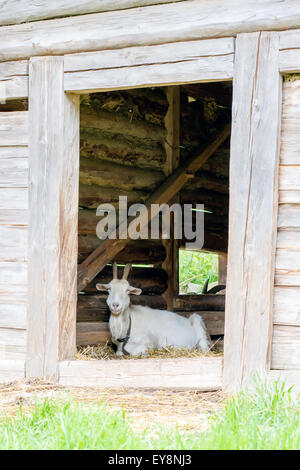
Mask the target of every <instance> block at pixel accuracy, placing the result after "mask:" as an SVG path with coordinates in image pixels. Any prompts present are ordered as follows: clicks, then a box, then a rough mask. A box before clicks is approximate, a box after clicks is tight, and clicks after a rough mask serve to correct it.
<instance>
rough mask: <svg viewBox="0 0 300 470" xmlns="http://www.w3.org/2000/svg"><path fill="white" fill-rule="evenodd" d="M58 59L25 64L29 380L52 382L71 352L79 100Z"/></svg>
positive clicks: (74, 328) (74, 326) (74, 275)
mask: <svg viewBox="0 0 300 470" xmlns="http://www.w3.org/2000/svg"><path fill="white" fill-rule="evenodd" d="M63 68H64V67H63V58H62V57H39V58H32V59H31V60H30V64H29V109H30V111H29V129H30V131H29V168H30V172H29V175H30V176H29V207H30V220H29V243H28V268H29V269H28V337H27V357H26V376H27V377H48V378H52V379H55V378H57V373H58V366H57V363H58V361H59V360H62V359H65V358H68V357H69V358H70V357H72V356H73V355H74V353H75V347H76V301H77V295H76V278H77V213H78V180H79V100H78V97H76V96H68V95H66V94H65V93H64V83H63Z"/></svg>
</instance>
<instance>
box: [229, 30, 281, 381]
mask: <svg viewBox="0 0 300 470" xmlns="http://www.w3.org/2000/svg"><path fill="white" fill-rule="evenodd" d="M278 43H279V38H278V34H277V33H266V32H263V33H253V34H242V35H238V37H237V39H236V55H235V71H234V85H233V123H232V134H231V158H230V208H229V249H228V278H227V287H226V315H225V351H224V353H225V355H224V388H225V389H227V390H237V389H239V388H240V387H241V385H242V384H244V383H246V381H247V379H248V378H249V376H250V375H251V374H252V372H253V371H260V372H265V371H266V370H267V369H268V368H269V363H270V342H271V333H272V322H273V318H272V314H273V286H274V262H275V256H274V255H275V240H276V233H277V222H276V214H277V199H278V195H277V191H278V182H277V179H278V178H277V175H278V161H279V131H280V122H281V81H282V80H281V77H280V75H279V70H278ZM237 293H238V295H237ZM258 332H259V334H258Z"/></svg>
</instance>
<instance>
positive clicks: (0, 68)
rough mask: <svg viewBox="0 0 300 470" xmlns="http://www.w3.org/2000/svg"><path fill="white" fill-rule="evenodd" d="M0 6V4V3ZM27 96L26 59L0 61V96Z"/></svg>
mask: <svg viewBox="0 0 300 470" xmlns="http://www.w3.org/2000/svg"><path fill="white" fill-rule="evenodd" d="M0 8H1V5H0ZM0 17H1V10H0ZM27 96H28V60H18V61H12V62H3V63H0V97H1V99H2V100H4V101H6V100H9V99H16V98H26V97H27Z"/></svg>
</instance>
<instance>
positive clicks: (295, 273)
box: [275, 247, 300, 295]
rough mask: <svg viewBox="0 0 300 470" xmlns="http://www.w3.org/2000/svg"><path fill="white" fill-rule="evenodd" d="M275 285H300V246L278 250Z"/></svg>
mask: <svg viewBox="0 0 300 470" xmlns="http://www.w3.org/2000/svg"><path fill="white" fill-rule="evenodd" d="M275 285H278V286H279V285H282V286H299V287H300V251H299V248H298V249H297V248H295V247H293V249H288V250H286V249H277V250H276V266H275ZM299 295H300V289H299Z"/></svg>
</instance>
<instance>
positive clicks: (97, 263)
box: [77, 124, 231, 291]
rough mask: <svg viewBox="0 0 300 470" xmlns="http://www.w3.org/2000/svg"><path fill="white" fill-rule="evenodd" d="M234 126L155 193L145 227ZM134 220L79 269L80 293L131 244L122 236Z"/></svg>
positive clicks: (173, 174) (175, 172) (229, 125)
mask: <svg viewBox="0 0 300 470" xmlns="http://www.w3.org/2000/svg"><path fill="white" fill-rule="evenodd" d="M230 129H231V124H227V125H226V126H225V128H224V129H223V131H222V132H221V133H220V134H219V135H218V137H217V138H216V139H215V140H214V141H213V142H212V143H211V144H210V145H208V146H207V147H206V149H205V150H204V151H203V152H201V153H199V154H197V155H196V156H192V157H190V158H188V159H187V160H186V161H185V162H184V163H183V165H182V166H181V167H180V168H178V169H177V170H176V171H174V173H172V175H170V176H169V177H168V178H167V179H166V180H165V182H164V183H162V184H161V186H160V187H159V188H158V189H157V190H156V191H154V193H153V194H152V196H150V198H149V199H147V201H146V204H145V205H146V207H147V210H148V213H147V216H145V217H144V220H143V221H141V224H140V225H141V227H142V226H145V225H147V224H148V222H149V221H150V220H151V217H154V215H155V213H154V211H151V205H152V204H163V203H167V202H168V201H170V200H171V199H172V198H173V197H174V196H175V195H176V194H177V193H178V191H179V190H180V189H181V188H182V187H183V186H184V184H185V183H186V181H188V180H189V179H190V177H191V175H193V174H194V173H195V172H196V171H197V170H198V169H199V168H200V167H201V166H202V165H204V163H205V162H206V161H207V160H208V159H209V158H210V157H211V155H212V154H213V153H214V152H215V151H216V150H217V149H218V148H219V146H220V145H221V144H222V143H223V142H224V141H225V140H226V139H227V138H228V136H229V135H230ZM128 222H130V220H127V221H126V222H123V223H122V224H121V225H120V226H119V227H118V232H119V237H120V239H109V238H107V239H106V240H104V241H102V242H100V244H99V247H98V248H97V249H96V250H95V251H94V252H93V253H91V255H89V256H88V258H87V259H86V260H85V261H84V262H83V263H81V265H80V268H79V269H78V285H77V289H78V291H81V290H82V289H84V288H85V286H87V285H88V284H89V283H90V282H91V281H92V280H93V278H94V277H95V276H96V275H97V274H98V273H99V272H100V271H101V270H102V269H103V268H104V266H106V264H107V263H108V262H109V261H111V260H112V259H113V258H114V257H115V256H116V254H117V253H119V251H121V250H122V249H123V248H124V246H125V245H126V244H127V242H128V240H129V239H124V240H123V239H122V237H121V235H123V236H125V235H127V224H128Z"/></svg>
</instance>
